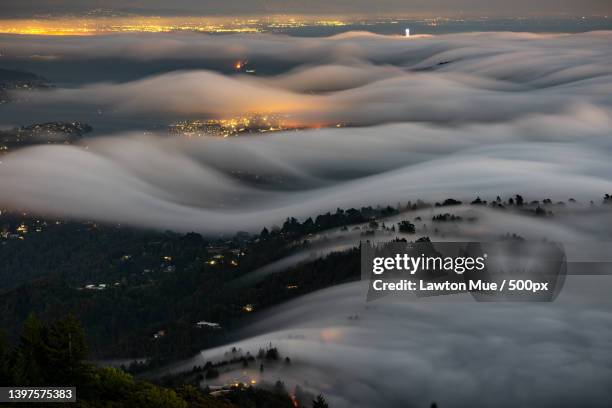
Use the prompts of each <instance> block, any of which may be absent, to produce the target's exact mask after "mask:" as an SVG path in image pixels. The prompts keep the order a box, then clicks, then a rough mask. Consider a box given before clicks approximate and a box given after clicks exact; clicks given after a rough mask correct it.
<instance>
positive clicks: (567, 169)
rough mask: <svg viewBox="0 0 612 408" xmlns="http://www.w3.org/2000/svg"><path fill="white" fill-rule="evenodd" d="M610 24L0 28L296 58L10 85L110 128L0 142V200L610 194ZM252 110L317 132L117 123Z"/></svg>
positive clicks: (201, 226) (184, 211)
mask: <svg viewBox="0 0 612 408" xmlns="http://www.w3.org/2000/svg"><path fill="white" fill-rule="evenodd" d="M610 36H611V34H610V33H609V32H599V33H588V34H580V35H534V34H509V33H493V34H461V35H452V36H451V35H448V36H440V37H427V38H417V39H405V38H401V37H385V36H378V35H372V34H367V33H347V34H343V35H340V36H336V37H331V38H318V39H304V38H301V39H300V38H292V37H285V36H272V35H262V36H241V35H239V36H215V37H213V36H205V35H198V36H195V35H187V34H180V35H179V34H172V35H168V37H160V41H159V42H151V41H147V39H150V38H151V37H147V36H138V35H136V36H131V35H128V36H112V37H100V38H98V37H95V38H93V39H91V40H86V39H83V38H80V39H78V38H69V39H58V40H57V42H54V41H50V40H48V39H46V38H28V39H21V38H20V39H15V42H14V43H13V42H9V43H7V42H6V41H7V40H6V39H3V40H2V41H5V44H4V45H7V44H8V46H7V47H6V55H7V56H8V57H9V58H16V55H17V54H18V53H22V54H23V53H25V54H36V53H42V52H46V53H50V54H53V55H56V56H57V58H59V59H60V60H62V59H69V60H70V59H72V60H74V61H78V60H79V59H85V60H95V59H96V58H102V59H103V58H109V57H112V56H114V57H118V56H119V55H120V54H121V53H124V54H125V55H126V56H127V58H128V59H129V58H133V59H135V60H137V61H138V63H140V64H146V63H148V62H147V61H149V62H151V63H152V61H159V60H164V61H165V60H172V59H176V58H185V59H198V58H201V59H203V60H206V61H208V62H207V63H211V61H213V60H215V59H217V58H228V57H231V58H234V57H236V56H237V55H243V56H246V57H249V58H255V59H256V58H258V57H265V56H270V58H272V59H275V58H276V60H278V59H279V58H285V59H287V60H291V61H292V64H294V65H295V66H294V68H293V69H291V70H289V71H287V72H283V73H280V74H278V75H270V76H248V75H227V74H224V73H222V72H219V71H211V70H194V71H187V72H184V71H178V72H176V71H173V72H166V73H163V74H161V75H156V76H151V77H145V78H140V79H138V80H134V81H128V82H105V83H92V84H86V85H82V86H76V87H70V88H68V87H66V88H63V87H59V88H58V89H56V90H52V91H47V92H23V93H20V94H19V100H18V101H17V102H15V103H9V104H6V105H4V107H3V113H2V114H0V122H3V123H11V121H15V120H25V117H27V118H28V120H29V121H34V120H39V119H46V120H59V119H67V118H68V116H72V117H73V118H74V117H75V116H77V117H78V118H79V119H82V117H85V119H87V118H89V119H91V120H92V121H93V122H94V123H93V124H94V128H96V127H97V124H98V123H99V124H101V125H102V127H103V128H104V126H106V127H114V128H115V129H116V133H115V134H114V135H113V136H111V137H95V138H88V139H86V140H85V141H84V142H83V143H82V145H81V146H39V147H35V148H31V149H25V150H21V151H17V152H15V153H11V154H9V155H7V156H4V157H3V158H2V164H0V205H2V206H5V207H9V208H13V209H18V210H23V209H27V210H30V211H34V212H37V213H43V214H53V215H57V216H66V217H76V218H81V219H83V218H84V219H95V220H100V221H107V222H121V223H125V224H131V225H137V226H145V227H153V228H162V229H172V230H178V231H188V230H196V231H199V232H203V233H221V232H228V233H231V232H233V231H236V230H250V231H255V230H258V229H260V228H261V227H263V226H264V225H271V224H275V223H280V222H282V220H283V219H284V218H285V217H288V216H296V217H307V216H312V215H316V214H318V213H321V212H324V211H328V210H335V208H337V207H344V208H346V207H350V206H361V205H376V204H382V205H387V204H391V205H395V204H396V203H397V202H400V201H401V202H405V201H407V200H416V199H423V200H440V199H444V198H446V197H448V196H454V197H456V198H460V199H471V198H473V197H475V196H476V195H480V196H483V197H486V198H491V197H495V196H497V195H511V194H516V193H521V194H524V195H527V196H529V197H532V198H542V197H541V195H542V194H544V195H545V196H550V197H552V198H556V199H563V200H567V198H569V197H574V198H577V199H582V200H585V201H588V200H598V199H599V198H600V197H601V196H602V195H603V194H604V193H606V192H610V191H612V181H610V178H609V175H610V174H612V165H611V164H610V161H609V156H610V153H611V150H612V144H611V141H610V138H609V136H610V131H609V129H610V127H611V124H612V111H611V109H610V104H611V103H612V99H611V98H610V95H611V94H612V92H611V91H612V71H611V70H610V67H611V66H612V60H611V57H610V56H611V55H612V53H610V41H609V40H610ZM3 38H4V37H3ZM196 39H197V41H196ZM86 45H88V46H87V47H86ZM137 45H141V46H143V47H144V48H143V49H138V48H137V47H136V46H137ZM44 46H48V47H44ZM217 49H218V50H222V51H220V53H219V54H215V53H214V52H212V51H214V50H217ZM136 50H138V51H136ZM231 58H230V59H231ZM349 61H352V63H350V64H349ZM250 112H273V113H276V114H279V115H282V117H283V118H286V120H288V121H290V122H291V123H292V124H293V125H299V126H304V127H307V128H317V129H310V130H307V131H291V132H279V133H269V134H264V135H243V136H240V137H235V138H228V139H223V140H221V139H215V138H212V137H200V138H191V139H189V138H186V137H183V136H168V135H163V134H159V135H158V134H151V133H150V132H148V134H147V135H142V132H126V131H125V130H123V126H124V125H125V124H126V123H129V124H130V126H129V127H130V128H134V127H136V128H139V127H140V128H147V127H150V126H151V123H152V122H153V123H156V124H160V123H162V124H163V123H166V124H168V123H171V122H172V121H175V120H179V119H185V118H191V119H202V118H207V117H231V116H233V115H241V114H248V113H250ZM88 115H89V116H88ZM20 118H21V119H20ZM337 123H342V124H348V125H350V126H349V127H346V128H335V126H333V125H334V124H337ZM325 125H331V126H332V127H331V128H320V127H321V126H325Z"/></svg>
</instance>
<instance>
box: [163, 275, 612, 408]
mask: <svg viewBox="0 0 612 408" xmlns="http://www.w3.org/2000/svg"><path fill="white" fill-rule="evenodd" d="M573 279H574V280H576V279H582V278H576V277H574V278H573ZM571 287H572V280H570V281H568V282H567V283H566V288H565V289H564V290H565V291H570V290H571ZM364 299H365V288H364V287H362V286H360V284H359V283H355V284H349V285H343V286H338V287H334V288H331V289H327V290H324V291H320V292H317V293H315V294H312V295H308V296H305V297H303V298H300V299H298V300H296V301H293V302H290V303H288V304H286V305H284V306H282V307H280V308H279V309H275V311H274V312H271V313H269V314H268V315H267V316H266V317H265V318H263V319H261V320H260V321H258V322H257V323H256V324H254V325H253V326H252V327H251V328H250V329H248V330H247V331H246V332H245V333H244V334H243V335H244V336H245V337H246V339H245V340H243V341H239V342H236V343H231V344H228V345H227V346H223V347H219V348H216V349H211V350H206V351H204V352H202V353H201V354H200V355H199V356H197V357H196V358H194V359H192V360H189V361H186V362H184V363H182V364H179V365H177V366H174V367H170V368H168V369H167V370H169V371H181V370H190V369H191V367H192V366H193V365H204V364H205V362H206V361H221V360H224V359H226V358H227V357H226V356H224V354H223V353H224V352H226V351H227V350H228V348H230V347H232V346H235V347H238V348H240V349H242V350H243V351H245V352H246V351H250V352H251V353H256V352H257V350H258V349H259V348H261V347H266V346H267V345H268V344H269V343H270V342H271V343H272V344H273V346H276V347H278V348H279V350H280V352H281V353H282V354H283V355H287V356H290V357H291V359H292V364H291V366H289V367H286V366H281V367H279V368H274V366H271V365H269V364H268V365H267V366H268V368H267V369H266V370H265V371H264V373H263V374H262V373H260V372H259V370H258V369H257V367H253V368H251V369H248V370H246V371H245V369H243V368H240V367H238V368H237V369H236V370H233V371H229V372H226V373H222V376H221V378H219V379H218V380H214V381H213V383H215V384H216V383H222V382H223V381H224V380H227V381H228V382H231V381H236V380H235V379H236V378H238V379H240V381H245V379H244V378H243V377H245V378H246V379H248V378H255V379H256V381H258V382H262V381H264V382H268V383H274V382H275V381H276V380H277V379H282V380H283V381H285V383H286V385H287V386H288V388H289V389H290V390H292V389H293V387H294V386H295V385H296V384H299V385H301V386H302V387H305V388H307V389H310V390H312V391H313V392H315V393H319V392H322V393H324V394H325V396H326V397H327V398H328V399H329V400H330V405H332V406H334V407H339V408H342V407H373V406H385V407H407V406H408V407H411V406H416V407H422V406H429V404H430V403H431V402H432V401H436V402H437V403H438V405H439V406H454V407H472V406H497V407H516V406H537V407H555V408H556V407H574V406H580V405H582V406H590V407H604V406H606V403H607V401H609V400H610V398H612V394H611V393H610V389H609V387H608V386H607V379H608V378H610V376H611V375H612V359H611V357H610V354H609V352H608V349H609V342H608V340H607V339H608V338H609V337H610V336H611V335H612V333H611V332H610V327H612V326H611V320H610V319H611V316H610V314H609V313H608V307H607V306H606V305H607V304H606V303H603V304H600V305H590V306H588V307H582V306H579V307H577V306H576V305H575V304H572V303H571V302H570V303H566V302H564V300H563V299H564V295H563V294H562V295H561V298H560V299H559V300H558V301H557V302H556V303H555V304H533V303H532V304H528V303H512V304H508V303H487V304H483V303H474V302H473V301H471V300H469V299H466V301H465V302H463V301H461V300H460V299H455V300H452V301H449V300H448V299H447V300H446V301H443V302H437V301H436V302H431V301H414V302H410V301H406V300H405V299H404V300H402V299H399V298H386V299H384V300H382V301H375V302H371V303H367V304H366V303H365V300H364ZM349 317H352V318H350V319H349ZM251 336H253V337H251ZM167 370H162V372H161V374H163V373H165V372H167ZM244 373H246V376H245V374H244Z"/></svg>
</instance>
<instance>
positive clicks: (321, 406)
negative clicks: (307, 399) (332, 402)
mask: <svg viewBox="0 0 612 408" xmlns="http://www.w3.org/2000/svg"><path fill="white" fill-rule="evenodd" d="M312 408H329V405H328V404H327V401H326V400H325V397H323V395H321V394H319V395H317V398H315V399H314V401H312Z"/></svg>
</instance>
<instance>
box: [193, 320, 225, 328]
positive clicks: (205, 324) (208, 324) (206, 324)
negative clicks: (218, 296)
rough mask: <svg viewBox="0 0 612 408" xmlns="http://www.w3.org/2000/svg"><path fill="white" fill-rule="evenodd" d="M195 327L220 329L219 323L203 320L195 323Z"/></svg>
mask: <svg viewBox="0 0 612 408" xmlns="http://www.w3.org/2000/svg"><path fill="white" fill-rule="evenodd" d="M196 327H197V328H198V329H215V330H216V329H220V328H221V325H220V324H219V323H213V322H206V321H204V320H202V321H199V322H197V323H196Z"/></svg>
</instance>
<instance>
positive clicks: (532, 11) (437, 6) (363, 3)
mask: <svg viewBox="0 0 612 408" xmlns="http://www.w3.org/2000/svg"><path fill="white" fill-rule="evenodd" d="M96 8H106V9H108V8H112V9H114V10H117V11H123V12H135V13H141V14H152V15H184V14H191V15H241V14H299V13H304V14H337V13H340V14H370V15H376V14H379V15H380V14H387V15H388V14H394V13H395V14H399V13H401V14H404V15H406V14H415V15H416V14H421V15H426V14H438V15H446V16H456V15H472V16H473V15H501V16H519V15H521V16H528V15H554V16H557V15H562V14H568V15H607V14H611V15H612V1H611V0H512V1H510V0H378V1H373V0H308V1H304V0H301V1H298V0H175V1H172V2H168V1H165V0H146V1H145V0H105V1H103V0H62V1H58V0H2V1H1V2H0V15H1V16H2V17H3V18H10V17H31V16H34V15H44V14H66V13H75V14H80V13H85V12H88V11H90V10H92V9H96Z"/></svg>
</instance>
